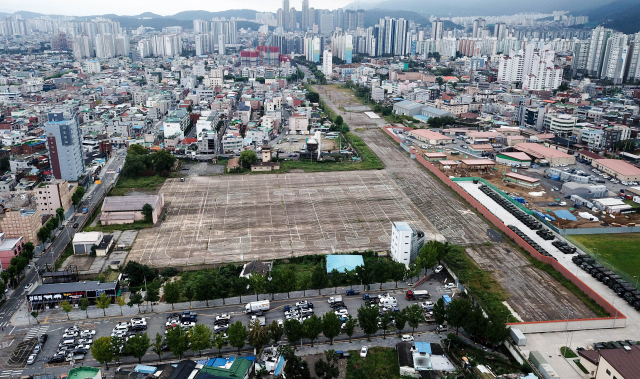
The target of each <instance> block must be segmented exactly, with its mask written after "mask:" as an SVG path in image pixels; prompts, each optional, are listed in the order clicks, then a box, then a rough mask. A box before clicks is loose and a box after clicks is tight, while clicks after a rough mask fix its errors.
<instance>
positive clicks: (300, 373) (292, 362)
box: [284, 355, 311, 379]
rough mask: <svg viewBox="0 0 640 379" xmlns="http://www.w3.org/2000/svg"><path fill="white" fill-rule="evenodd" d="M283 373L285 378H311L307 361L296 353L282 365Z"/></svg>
mask: <svg viewBox="0 0 640 379" xmlns="http://www.w3.org/2000/svg"><path fill="white" fill-rule="evenodd" d="M284 374H285V376H286V377H287V379H309V378H311V372H310V371H309V365H308V364H307V361H305V360H304V359H302V358H300V357H299V356H297V355H294V356H293V357H291V359H289V360H288V361H287V365H286V366H284Z"/></svg>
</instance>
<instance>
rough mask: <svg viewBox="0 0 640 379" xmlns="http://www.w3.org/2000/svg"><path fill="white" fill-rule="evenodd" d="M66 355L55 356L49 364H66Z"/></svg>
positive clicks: (50, 359)
mask: <svg viewBox="0 0 640 379" xmlns="http://www.w3.org/2000/svg"><path fill="white" fill-rule="evenodd" d="M64 358H65V357H64V355H54V356H53V357H51V358H49V360H48V363H61V362H64Z"/></svg>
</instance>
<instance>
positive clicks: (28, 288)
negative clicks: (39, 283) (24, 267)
mask: <svg viewBox="0 0 640 379" xmlns="http://www.w3.org/2000/svg"><path fill="white" fill-rule="evenodd" d="M31 287H33V283H29V284H27V285H26V286H24V289H25V290H27V291H29V290H30V289H31Z"/></svg>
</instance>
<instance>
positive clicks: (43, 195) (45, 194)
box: [33, 179, 77, 215]
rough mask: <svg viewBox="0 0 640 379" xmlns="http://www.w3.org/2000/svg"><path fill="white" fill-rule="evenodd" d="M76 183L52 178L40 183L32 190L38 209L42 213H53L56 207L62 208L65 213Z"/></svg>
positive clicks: (68, 207)
mask: <svg viewBox="0 0 640 379" xmlns="http://www.w3.org/2000/svg"><path fill="white" fill-rule="evenodd" d="M76 187H77V185H76V184H72V183H69V182H67V181H66V180H63V179H54V180H52V181H50V182H47V183H42V184H40V185H39V186H38V187H37V188H36V189H35V190H34V191H33V192H34V196H35V198H36V204H37V206H38V210H39V211H40V213H41V214H42V215H55V214H56V209H58V208H62V209H64V212H65V214H66V213H67V212H68V211H69V209H71V206H72V205H73V202H72V201H71V197H72V196H73V193H74V192H75V191H76V189H77V188H76Z"/></svg>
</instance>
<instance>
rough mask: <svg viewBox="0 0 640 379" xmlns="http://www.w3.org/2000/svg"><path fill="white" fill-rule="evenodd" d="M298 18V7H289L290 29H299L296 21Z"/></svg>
mask: <svg viewBox="0 0 640 379" xmlns="http://www.w3.org/2000/svg"><path fill="white" fill-rule="evenodd" d="M296 18H297V12H296V8H294V7H291V8H290V9H289V28H290V29H289V30H292V31H293V30H296V29H297V22H296Z"/></svg>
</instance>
